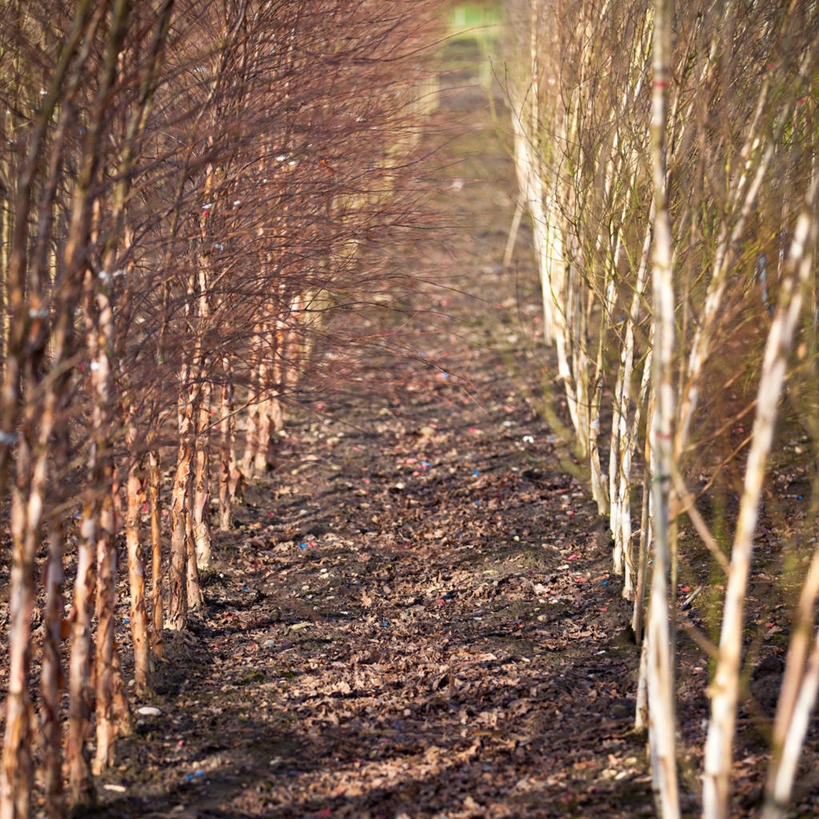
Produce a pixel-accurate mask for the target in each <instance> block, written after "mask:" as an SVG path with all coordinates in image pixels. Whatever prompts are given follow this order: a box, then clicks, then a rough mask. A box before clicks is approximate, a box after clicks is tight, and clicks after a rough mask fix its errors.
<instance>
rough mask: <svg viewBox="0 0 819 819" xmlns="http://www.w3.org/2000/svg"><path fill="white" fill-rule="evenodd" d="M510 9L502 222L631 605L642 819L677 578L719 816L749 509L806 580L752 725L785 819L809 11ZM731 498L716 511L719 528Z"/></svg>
mask: <svg viewBox="0 0 819 819" xmlns="http://www.w3.org/2000/svg"><path fill="white" fill-rule="evenodd" d="M510 11H511V17H512V23H513V25H512V30H513V32H514V35H513V38H512V42H511V43H510V49H509V61H510V65H511V69H510V71H511V73H510V76H511V78H512V79H511V84H510V94H509V95H510V100H511V109H512V124H513V132H514V150H515V164H516V168H517V175H518V180H519V185H520V191H521V198H520V204H519V214H520V211H523V210H525V211H526V212H528V214H529V216H530V217H531V222H532V228H533V236H534V245H535V251H536V254H537V261H538V269H539V273H540V279H541V284H542V294H543V312H544V317H545V333H546V340H547V342H548V343H550V344H552V345H553V348H554V352H555V356H556V360H557V377H558V380H559V382H560V385H561V391H562V393H563V400H564V401H565V403H566V406H567V412H568V416H569V418H570V420H571V425H572V429H573V433H574V436H575V441H576V449H577V452H578V455H579V456H580V457H581V458H582V460H583V462H584V463H585V464H586V466H587V476H588V480H589V482H590V485H591V488H592V492H593V495H594V499H595V501H596V502H597V505H598V508H599V510H600V513H601V514H602V515H604V516H607V517H608V520H609V521H610V527H611V534H612V543H613V565H614V569H615V571H616V572H617V573H618V574H620V575H622V577H623V591H624V595H625V596H626V597H627V598H628V599H629V600H632V601H633V603H634V609H633V620H632V626H633V629H634V632H635V634H636V635H637V637H638V640H642V646H643V660H642V664H641V680H640V696H639V697H638V714H637V724H638V726H644V727H647V729H648V732H649V740H650V748H651V763H652V771H653V776H654V783H655V787H656V791H657V799H658V805H659V806H660V808H661V810H662V814H663V815H664V816H667V817H673V816H678V815H679V811H680V808H679V797H678V771H677V758H678V747H677V746H678V744H679V740H678V731H677V725H676V714H675V711H676V696H675V688H676V683H675V676H676V670H675V646H676V645H677V638H676V632H677V630H678V628H679V626H680V625H684V626H686V628H687V629H688V631H689V632H691V631H692V629H693V626H692V625H691V624H690V623H687V622H681V621H680V617H681V615H680V607H679V606H678V602H679V601H678V600H677V587H678V583H677V579H678V574H679V571H680V566H681V565H682V566H689V567H691V566H693V567H695V568H694V573H695V574H698V577H699V579H700V580H701V581H702V584H703V586H707V587H708V589H707V590H706V591H705V592H704V596H705V597H709V596H710V597H711V598H712V599H713V600H714V611H715V612H716V614H715V616H714V620H715V622H713V623H712V625H713V627H714V628H713V634H714V636H715V637H716V640H714V641H713V642H712V641H711V640H709V637H708V635H706V634H703V633H701V632H699V631H698V632H696V634H695V635H694V636H695V637H696V639H697V641H698V642H699V644H700V645H701V646H703V647H705V648H706V649H707V650H709V651H710V652H711V662H712V679H711V685H710V687H709V688H708V695H709V696H710V720H709V724H708V731H707V741H706V743H705V750H704V771H703V787H702V798H703V810H704V813H705V815H707V816H709V817H727V816H730V815H731V812H732V807H731V794H732V786H731V780H732V767H733V764H732V747H733V742H734V737H735V732H736V717H737V709H738V706H739V704H740V702H741V698H742V691H743V680H744V679H745V677H746V676H747V675H746V674H745V673H744V671H743V662H744V659H743V658H744V657H745V654H746V651H747V649H748V645H747V640H746V639H745V636H744V635H746V633H747V625H748V624H747V623H746V617H747V614H746V612H745V599H746V594H747V590H748V583H749V576H750V574H751V572H752V567H753V556H754V542H755V539H756V538H757V536H758V524H759V522H760V515H761V514H762V515H764V516H765V517H766V520H767V521H769V522H771V521H774V522H776V524H780V525H781V537H780V542H779V543H778V544H777V545H776V546H775V547H774V548H775V550H776V551H777V552H778V553H779V555H780V559H784V558H783V557H782V556H784V555H785V554H786V553H790V554H793V555H795V557H796V561H797V565H798V566H799V571H798V576H799V578H800V584H799V585H801V592H799V594H798V602H797V601H794V603H795V605H794V613H793V624H792V630H791V634H792V636H791V641H790V648H789V651H788V655H787V664H786V671H785V677H784V682H783V684H782V689H781V695H780V698H779V705H778V709H777V713H776V717H775V720H774V723H773V725H772V727H771V736H772V740H771V756H770V767H769V776H768V782H767V790H766V807H765V811H766V816H768V817H775V816H782V815H784V812H785V810H786V805H787V803H788V800H789V798H790V793H791V789H792V785H793V782H794V777H795V774H796V770H797V763H798V758H799V754H800V748H801V746H802V744H803V741H804V738H805V735H806V731H807V729H808V726H809V715H810V712H811V708H812V706H813V703H814V700H815V697H816V690H817V682H819V632H817V631H816V622H815V610H816V600H817V593H819V580H817V578H819V549H818V548H817V545H816V522H817V511H819V495H818V494H817V471H816V463H817V452H819V403H818V402H817V392H816V390H817V383H819V381H817V367H819V359H817V352H819V350H818V349H817V326H818V324H817V323H818V322H819V318H818V315H819V314H817V304H819V302H818V301H817V298H818V296H817V263H816V259H817V256H816V250H817V229H818V228H819V217H818V216H817V185H818V184H819V182H818V181H817V167H816V163H817V156H816V151H817V141H818V140H819V129H818V127H817V121H816V108H817V103H818V102H819V87H817V79H819V62H817V58H819V54H818V53H817V33H819V7H818V6H817V4H816V3H815V2H795V0H794V1H793V2H789V3H782V2H775V1H774V0H771V1H770V2H768V1H767V0H757V1H756V2H743V1H742V0H724V1H723V0H720V2H712V0H697V1H696V2H692V3H679V4H675V3H674V2H673V0H645V1H644V2H621V0H515V2H513V3H511V4H510ZM519 214H518V215H519ZM783 401H784V403H785V406H786V408H787V409H788V411H789V412H788V413H787V416H786V417H784V418H783V417H782V416H783V413H781V412H780V405H781V404H782V402H783ZM800 436H801V438H800ZM795 439H800V440H802V445H800V446H797V447H795V448H793V447H791V446H790V444H792V442H793V441H794V440H795ZM805 442H807V443H805ZM786 452H790V453H792V454H793V455H794V457H793V458H792V459H790V461H787V460H786V459H785V458H783V457H782V456H781V455H779V454H778V453H786ZM774 460H775V461H776V462H777V463H778V464H779V466H780V467H781V469H782V471H783V472H786V471H787V470H789V469H790V470H791V471H793V472H796V473H798V474H801V475H802V476H803V478H804V480H805V481H806V483H807V484H808V489H806V490H805V494H806V495H808V496H809V497H808V499H807V500H804V501H803V503H802V509H803V510H805V511H804V512H800V511H799V510H798V509H796V508H794V507H793V503H791V507H788V506H787V503H786V502H785V501H783V502H781V503H779V502H777V498H776V497H775V493H772V491H771V488H770V485H769V484H766V476H767V475H768V472H769V466H770V463H771V462H772V461H774ZM766 486H767V487H768V488H767V489H766ZM725 498H733V499H735V500H733V501H731V502H729V503H728V506H729V507H730V505H731V503H734V504H735V507H734V511H730V512H728V513H726V514H721V513H719V512H718V509H719V508H721V507H725V500H724V499H725ZM703 547H705V548H707V550H708V552H709V553H710V556H709V557H708V558H707V559H706V560H703V559H702V558H701V553H702V551H703ZM720 575H721V576H722V577H721V578H720V577H719V576H720ZM714 578H716V579H714ZM780 582H783V581H782V578H780ZM723 586H724V588H725V592H724V595H720V594H719V588H722V587H723ZM646 601H647V606H648V609H647V614H645V613H644V606H645V605H646ZM684 619H685V618H684V617H683V620H684ZM644 624H645V625H644ZM746 668H747V667H746Z"/></svg>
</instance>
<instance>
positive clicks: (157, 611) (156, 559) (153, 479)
mask: <svg viewBox="0 0 819 819" xmlns="http://www.w3.org/2000/svg"><path fill="white" fill-rule="evenodd" d="M160 483H161V476H160V474H159V452H157V451H156V450H155V449H152V450H151V451H150V452H149V453H148V513H149V515H150V519H151V650H152V652H153V655H154V657H156V658H157V659H158V660H161V659H163V658H164V656H165V648H164V645H163V642H162V629H163V627H164V612H163V606H162V530H161V527H160V521H161V513H160V508H159V494H160V493H159V489H160Z"/></svg>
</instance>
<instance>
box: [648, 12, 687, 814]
mask: <svg viewBox="0 0 819 819" xmlns="http://www.w3.org/2000/svg"><path fill="white" fill-rule="evenodd" d="M672 14H673V11H672V0H654V54H653V67H654V70H653V75H654V76H653V93H652V104H651V165H652V176H653V181H654V201H655V206H656V207H655V219H654V251H653V258H652V268H653V269H652V278H653V309H654V349H655V352H654V356H653V369H654V372H653V390H654V396H655V397H654V414H653V419H652V423H651V454H652V458H651V461H652V463H651V466H652V496H653V498H652V499H653V504H652V507H653V517H652V523H653V534H654V571H653V574H652V580H651V600H650V604H649V619H648V624H647V634H646V640H647V647H646V648H647V666H648V667H647V678H648V679H647V684H648V708H649V750H650V754H651V771H652V780H653V784H654V789H655V794H656V797H657V805H658V808H659V810H660V813H661V815H662V816H663V817H664V819H676V817H678V816H679V815H680V807H679V793H678V785H677V761H676V718H675V693H674V667H673V663H674V658H673V646H672V645H671V631H672V630H671V626H670V619H671V611H670V603H669V599H670V598H669V588H668V577H669V573H670V569H671V565H670V561H671V548H670V542H669V523H670V521H669V506H670V492H671V473H672V458H673V452H672V439H671V435H672V421H673V417H674V405H675V402H674V388H673V385H672V367H673V359H674V343H675V342H674V289H673V281H672V269H671V260H672V248H671V226H670V221H669V213H668V204H667V194H666V184H667V182H666V154H665V152H666V148H665V139H666V94H667V91H666V89H667V86H668V81H669V78H670V73H669V69H668V66H669V59H670V50H671V17H672Z"/></svg>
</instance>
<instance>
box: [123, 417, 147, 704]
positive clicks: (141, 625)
mask: <svg viewBox="0 0 819 819" xmlns="http://www.w3.org/2000/svg"><path fill="white" fill-rule="evenodd" d="M127 438H128V441H127V443H128V450H129V457H130V458H131V463H130V465H129V467H128V483H127V485H126V495H127V501H126V512H125V542H126V545H127V548H128V585H129V587H130V592H131V599H130V610H129V611H130V621H131V636H132V638H133V643H134V682H135V685H136V693H137V694H138V695H139V696H143V695H144V694H145V693H146V691H147V690H148V670H149V659H148V658H149V642H148V618H147V615H146V610H145V568H144V562H143V559H142V547H141V546H140V543H139V513H140V501H141V498H140V495H141V492H140V487H141V481H140V474H139V473H140V468H139V463H138V461H137V460H136V427H135V425H134V423H133V420H131V421H130V422H129V429H128V433H127Z"/></svg>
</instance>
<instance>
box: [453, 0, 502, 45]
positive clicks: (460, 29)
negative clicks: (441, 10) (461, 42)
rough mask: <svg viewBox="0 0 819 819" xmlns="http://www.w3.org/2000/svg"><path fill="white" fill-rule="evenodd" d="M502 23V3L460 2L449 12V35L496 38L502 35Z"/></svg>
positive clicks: (461, 37)
mask: <svg viewBox="0 0 819 819" xmlns="http://www.w3.org/2000/svg"><path fill="white" fill-rule="evenodd" d="M502 24H503V11H502V8H501V4H500V3H479V2H474V3H458V4H456V5H454V6H453V7H452V9H451V10H450V13H449V37H450V38H451V39H467V38H468V39H475V40H478V41H487V40H494V39H495V38H497V37H498V36H499V35H500V31H501V26H502Z"/></svg>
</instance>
